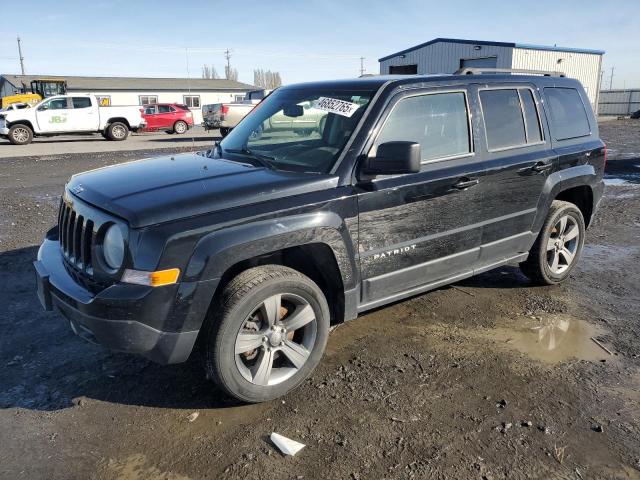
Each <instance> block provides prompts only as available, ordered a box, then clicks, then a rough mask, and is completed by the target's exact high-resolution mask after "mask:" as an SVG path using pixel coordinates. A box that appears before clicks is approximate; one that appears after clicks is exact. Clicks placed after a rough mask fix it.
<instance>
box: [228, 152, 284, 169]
mask: <svg viewBox="0 0 640 480" xmlns="http://www.w3.org/2000/svg"><path fill="white" fill-rule="evenodd" d="M224 151H225V152H229V153H237V154H240V155H244V156H246V157H249V158H251V159H252V160H255V161H256V162H257V163H259V164H260V165H261V166H263V167H265V168H269V169H272V170H273V168H274V167H273V162H274V161H275V160H276V159H275V158H273V157H269V156H268V155H261V154H259V153H255V152H252V151H251V150H249V149H248V148H225V149H224Z"/></svg>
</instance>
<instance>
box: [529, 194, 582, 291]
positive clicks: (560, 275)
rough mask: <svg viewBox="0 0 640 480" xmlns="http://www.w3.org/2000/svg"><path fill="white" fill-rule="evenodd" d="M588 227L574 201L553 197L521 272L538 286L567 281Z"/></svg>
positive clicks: (576, 260) (576, 261)
mask: <svg viewBox="0 0 640 480" xmlns="http://www.w3.org/2000/svg"><path fill="white" fill-rule="evenodd" d="M585 232H586V227H585V224H584V218H583V216H582V212H580V210H579V209H578V207H576V206H575V205H574V204H573V203H569V202H564V201H560V200H554V201H553V203H552V204H551V208H550V209H549V214H548V215H547V219H546V221H545V222H544V225H543V226H542V229H541V230H540V233H539V234H538V238H537V239H536V241H535V243H534V244H533V247H531V250H530V251H529V257H528V258H527V260H526V261H524V262H522V263H521V264H520V268H521V269H522V272H523V273H524V274H525V275H526V276H527V277H529V279H530V280H531V281H532V282H534V283H536V284H538V285H554V284H556V283H560V282H562V281H563V280H565V279H566V278H567V277H568V276H569V274H570V273H571V271H572V270H573V269H574V268H575V266H576V264H577V263H578V259H579V258H580V253H581V252H582V247H583V246H584V238H585Z"/></svg>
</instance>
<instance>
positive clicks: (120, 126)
mask: <svg viewBox="0 0 640 480" xmlns="http://www.w3.org/2000/svg"><path fill="white" fill-rule="evenodd" d="M128 136H129V128H128V127H127V126H126V125H125V124H124V123H122V122H113V123H112V124H110V125H109V126H108V127H107V138H108V139H109V140H113V141H115V142H120V141H122V140H126V138H127V137H128Z"/></svg>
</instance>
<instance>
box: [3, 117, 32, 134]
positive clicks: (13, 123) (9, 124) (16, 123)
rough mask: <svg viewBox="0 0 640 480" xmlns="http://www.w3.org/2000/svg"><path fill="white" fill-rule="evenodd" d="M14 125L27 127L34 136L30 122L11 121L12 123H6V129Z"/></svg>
mask: <svg viewBox="0 0 640 480" xmlns="http://www.w3.org/2000/svg"><path fill="white" fill-rule="evenodd" d="M14 125H24V126H26V127H29V128H30V129H31V131H32V132H33V134H34V135H35V133H36V131H35V129H34V128H33V123H31V121H30V120H13V121H12V122H8V123H7V128H11V127H13V126H14Z"/></svg>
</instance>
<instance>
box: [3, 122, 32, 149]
mask: <svg viewBox="0 0 640 480" xmlns="http://www.w3.org/2000/svg"><path fill="white" fill-rule="evenodd" d="M8 138H9V141H10V142H11V143H13V144H14V145H28V144H29V143H31V141H32V140H33V130H31V128H29V126H28V125H24V124H22V123H18V124H17V125H13V126H12V127H11V128H10V129H9V134H8Z"/></svg>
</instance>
